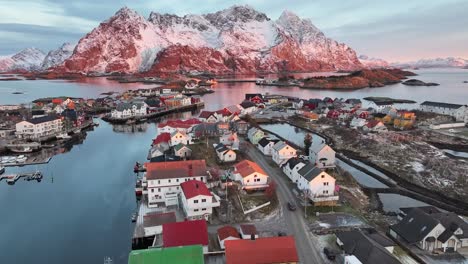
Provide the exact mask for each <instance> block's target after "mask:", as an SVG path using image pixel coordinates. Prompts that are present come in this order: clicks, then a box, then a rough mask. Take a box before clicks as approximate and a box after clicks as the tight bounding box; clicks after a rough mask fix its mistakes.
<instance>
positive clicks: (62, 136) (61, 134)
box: [55, 133, 71, 139]
mask: <svg viewBox="0 0 468 264" xmlns="http://www.w3.org/2000/svg"><path fill="white" fill-rule="evenodd" d="M55 137H56V138H57V139H69V138H71V137H70V136H69V135H68V134H67V133H60V134H58V135H56V136H55Z"/></svg>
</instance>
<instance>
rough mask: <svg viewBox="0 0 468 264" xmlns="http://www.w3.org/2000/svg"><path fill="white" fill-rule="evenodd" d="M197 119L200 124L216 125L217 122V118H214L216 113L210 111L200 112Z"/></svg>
mask: <svg viewBox="0 0 468 264" xmlns="http://www.w3.org/2000/svg"><path fill="white" fill-rule="evenodd" d="M198 119H200V121H202V122H207V123H216V122H218V121H219V120H218V118H217V116H216V112H212V111H202V112H201V113H200V115H199V116H198Z"/></svg>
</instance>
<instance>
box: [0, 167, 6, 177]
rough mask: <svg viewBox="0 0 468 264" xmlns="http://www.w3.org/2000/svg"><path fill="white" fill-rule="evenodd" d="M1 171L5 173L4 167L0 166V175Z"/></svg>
mask: <svg viewBox="0 0 468 264" xmlns="http://www.w3.org/2000/svg"><path fill="white" fill-rule="evenodd" d="M3 173H5V167H2V166H0V175H2V174H3Z"/></svg>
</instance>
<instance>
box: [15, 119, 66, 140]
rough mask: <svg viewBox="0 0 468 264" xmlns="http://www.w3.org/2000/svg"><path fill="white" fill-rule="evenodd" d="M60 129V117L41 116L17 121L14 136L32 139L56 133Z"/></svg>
mask: <svg viewBox="0 0 468 264" xmlns="http://www.w3.org/2000/svg"><path fill="white" fill-rule="evenodd" d="M62 129H63V126H62V119H61V118H60V117H58V116H54V115H51V116H42V117H38V118H32V119H28V120H25V121H21V122H19V123H17V124H16V136H17V137H19V138H31V139H34V138H39V137H44V136H51V135H55V134H58V133H60V132H61V131H62Z"/></svg>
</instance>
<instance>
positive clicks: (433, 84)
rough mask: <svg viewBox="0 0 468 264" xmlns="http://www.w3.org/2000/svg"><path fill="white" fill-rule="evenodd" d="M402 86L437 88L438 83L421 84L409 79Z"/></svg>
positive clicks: (419, 81) (418, 81)
mask: <svg viewBox="0 0 468 264" xmlns="http://www.w3.org/2000/svg"><path fill="white" fill-rule="evenodd" d="M403 84H404V85H409V86H438V85H439V84H438V83H433V82H428V83H427V82H423V81H421V80H416V79H409V80H407V81H404V82H403Z"/></svg>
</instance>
